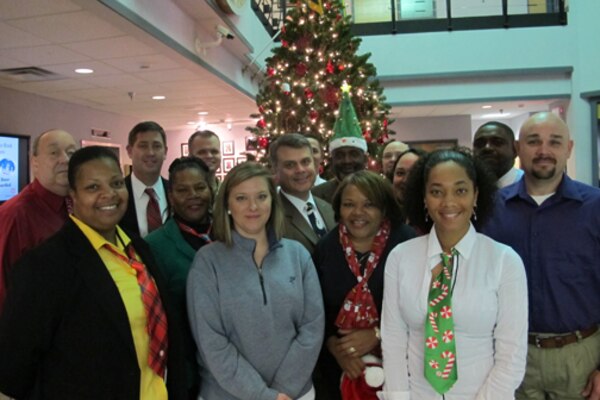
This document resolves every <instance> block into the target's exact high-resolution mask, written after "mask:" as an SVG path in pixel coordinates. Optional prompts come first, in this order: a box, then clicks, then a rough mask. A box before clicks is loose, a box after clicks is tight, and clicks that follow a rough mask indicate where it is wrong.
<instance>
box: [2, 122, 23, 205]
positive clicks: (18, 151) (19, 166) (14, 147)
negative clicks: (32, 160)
mask: <svg viewBox="0 0 600 400" xmlns="http://www.w3.org/2000/svg"><path fill="white" fill-rule="evenodd" d="M28 156H29V137H28V136H21V135H13V134H8V133H0V204H2V203H4V202H5V201H6V200H8V199H10V198H11V197H13V196H15V195H16V194H17V193H19V192H20V191H21V190H22V189H23V188H24V187H25V185H27V184H28V183H29V157H28Z"/></svg>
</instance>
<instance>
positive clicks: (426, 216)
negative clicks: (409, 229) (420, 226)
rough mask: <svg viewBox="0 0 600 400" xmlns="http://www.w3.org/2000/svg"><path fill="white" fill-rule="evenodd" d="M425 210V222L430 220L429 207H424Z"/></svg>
mask: <svg viewBox="0 0 600 400" xmlns="http://www.w3.org/2000/svg"><path fill="white" fill-rule="evenodd" d="M423 210H424V211H425V222H426V223H428V222H429V212H428V211H427V207H423Z"/></svg>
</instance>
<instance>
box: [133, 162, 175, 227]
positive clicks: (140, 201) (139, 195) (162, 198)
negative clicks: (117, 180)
mask: <svg viewBox="0 0 600 400" xmlns="http://www.w3.org/2000/svg"><path fill="white" fill-rule="evenodd" d="M149 187H151V188H152V189H154V192H155V193H156V197H157V198H158V206H159V208H160V215H161V217H162V220H163V222H165V221H166V219H167V217H168V203H167V194H166V192H165V187H164V185H163V181H162V178H161V177H160V176H159V177H158V180H157V181H156V182H154V185H152V186H146V184H144V183H143V182H142V181H140V180H139V179H138V178H137V177H136V176H135V174H134V173H133V174H131V189H132V191H133V193H130V194H129V195H130V196H133V200H134V201H135V214H136V216H137V220H138V227H139V228H140V236H141V237H144V236H146V235H147V234H148V220H147V215H146V210H147V208H148V201H149V200H150V197H149V196H148V194H146V192H145V190H146V188H149Z"/></svg>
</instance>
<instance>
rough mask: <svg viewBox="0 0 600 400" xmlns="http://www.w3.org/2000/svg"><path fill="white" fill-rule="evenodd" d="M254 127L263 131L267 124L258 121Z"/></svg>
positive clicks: (262, 120)
mask: <svg viewBox="0 0 600 400" xmlns="http://www.w3.org/2000/svg"><path fill="white" fill-rule="evenodd" d="M256 126H257V127H258V128H260V129H264V127H265V126H267V123H266V122H265V120H264V119H262V118H261V119H259V120H258V122H257V123H256Z"/></svg>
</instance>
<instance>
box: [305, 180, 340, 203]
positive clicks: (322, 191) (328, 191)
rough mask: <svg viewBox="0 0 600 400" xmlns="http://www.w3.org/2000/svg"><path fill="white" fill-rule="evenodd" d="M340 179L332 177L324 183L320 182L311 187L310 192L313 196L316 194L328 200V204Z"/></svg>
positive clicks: (331, 201) (331, 200)
mask: <svg viewBox="0 0 600 400" xmlns="http://www.w3.org/2000/svg"><path fill="white" fill-rule="evenodd" d="M339 184H340V181H338V180H337V178H333V179H330V180H328V181H327V182H325V183H321V184H320V185H318V186H315V187H314V188H312V190H311V192H312V194H313V196H317V197H319V198H321V199H323V200H325V201H328V202H329V204H331V203H333V195H334V194H335V191H336V190H337V187H338V186H339Z"/></svg>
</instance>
